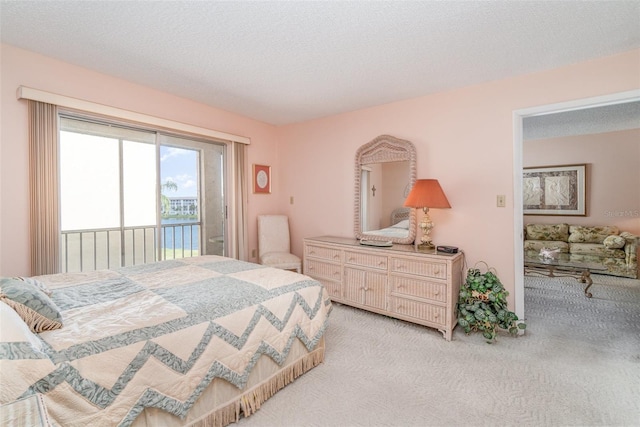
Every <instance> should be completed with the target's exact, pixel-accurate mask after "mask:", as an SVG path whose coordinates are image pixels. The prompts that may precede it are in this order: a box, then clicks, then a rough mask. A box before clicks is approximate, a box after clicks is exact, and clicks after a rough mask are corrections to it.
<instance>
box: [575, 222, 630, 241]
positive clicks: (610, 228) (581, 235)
mask: <svg viewBox="0 0 640 427" xmlns="http://www.w3.org/2000/svg"><path fill="white" fill-rule="evenodd" d="M569 233H570V234H569V242H570V243H602V242H604V239H606V238H607V237H609V236H611V235H618V234H620V230H618V227H616V226H614V225H606V226H603V227H584V226H581V225H572V226H571V227H569Z"/></svg>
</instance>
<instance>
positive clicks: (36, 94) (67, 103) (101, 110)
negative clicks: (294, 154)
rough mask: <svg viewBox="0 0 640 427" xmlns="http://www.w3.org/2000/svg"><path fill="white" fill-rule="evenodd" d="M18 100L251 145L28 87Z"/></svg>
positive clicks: (232, 137)
mask: <svg viewBox="0 0 640 427" xmlns="http://www.w3.org/2000/svg"><path fill="white" fill-rule="evenodd" d="M17 98H18V99H29V100H32V101H40V102H46V103H48V104H53V105H58V106H60V107H66V108H73V109H75V110H81V111H86V112H89V113H96V114H102V115H105V116H111V117H116V118H119V119H125V120H131V121H134V122H139V123H144V124H148V125H154V126H160V127H163V128H168V129H175V130H179V131H183V132H188V133H192V134H196V135H202V136H208V137H212V138H217V139H223V140H226V141H232V142H239V143H241V144H250V143H251V138H248V137H246V136H239V135H233V134H231V133H226V132H220V131H217V130H213V129H207V128H203V127H199V126H193V125H189V124H186V123H181V122H175V121H173V120H168V119H162V118H160V117H154V116H149V115H147V114H142V113H136V112H135V111H129V110H124V109H122V108H116V107H110V106H108V105H103V104H97V103H95V102H91V101H85V100H82V99H78V98H71V97H69V96H64V95H58V94H56V93H51V92H46V91H43V90H39V89H33V88H30V87H27V86H19V87H18V91H17Z"/></svg>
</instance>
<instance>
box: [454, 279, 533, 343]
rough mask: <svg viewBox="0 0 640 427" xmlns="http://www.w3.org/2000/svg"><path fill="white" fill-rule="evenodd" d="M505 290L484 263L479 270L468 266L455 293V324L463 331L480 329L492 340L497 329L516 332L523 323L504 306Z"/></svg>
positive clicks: (505, 301)
mask: <svg viewBox="0 0 640 427" xmlns="http://www.w3.org/2000/svg"><path fill="white" fill-rule="evenodd" d="M508 295H509V292H508V291H507V290H506V289H505V288H504V286H503V285H502V283H501V282H500V279H499V278H498V276H497V275H496V274H495V273H494V272H493V271H491V269H490V268H488V266H487V271H486V272H485V273H482V272H481V271H480V269H478V268H470V269H469V270H468V271H467V278H466V280H465V282H464V283H463V285H462V287H461V288H460V294H459V296H458V324H459V325H460V326H461V327H462V328H463V329H464V332H465V333H466V334H470V333H471V332H476V331H480V332H482V335H483V336H484V337H485V338H486V339H487V342H488V343H492V342H493V341H495V339H496V332H497V330H498V328H500V329H505V330H507V331H509V333H510V334H512V335H517V334H518V330H520V329H526V327H527V325H526V324H525V323H523V322H518V316H516V314H515V313H514V312H512V311H509V310H508V308H507V296H508Z"/></svg>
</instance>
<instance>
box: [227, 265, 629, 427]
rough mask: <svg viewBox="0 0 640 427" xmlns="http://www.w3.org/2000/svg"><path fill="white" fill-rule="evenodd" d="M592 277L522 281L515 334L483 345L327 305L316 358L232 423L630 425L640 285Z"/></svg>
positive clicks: (249, 426) (477, 336)
mask: <svg viewBox="0 0 640 427" xmlns="http://www.w3.org/2000/svg"><path fill="white" fill-rule="evenodd" d="M594 282H595V284H594V286H593V287H592V288H591V291H592V292H593V298H591V299H588V298H585V297H584V294H583V286H582V285H581V284H580V283H578V282H576V281H575V280H574V279H571V278H560V279H547V278H532V277H526V278H525V289H526V290H525V307H526V308H525V310H526V321H527V325H528V328H527V332H526V334H525V335H524V336H520V337H517V338H512V337H510V336H506V335H502V336H499V337H498V342H497V343H494V344H491V345H489V344H486V343H485V340H484V339H483V338H482V336H481V335H480V334H473V335H469V336H466V335H465V334H464V333H463V332H462V331H461V330H460V329H459V328H456V330H455V332H454V340H453V341H452V342H446V341H445V340H444V339H443V338H442V335H441V334H440V333H439V332H437V331H435V330H433V329H430V328H423V327H420V326H416V325H413V324H409V323H405V322H402V321H398V320H394V319H390V318H387V317H384V316H380V315H375V314H371V313H368V312H365V311H361V310H357V309H353V308H350V307H347V306H344V305H335V306H334V311H333V313H332V315H331V325H330V327H329V330H328V332H327V353H326V361H325V363H324V364H322V365H321V366H319V367H317V368H315V369H313V370H312V371H310V372H308V373H307V374H305V375H303V376H302V377H300V378H298V379H297V380H296V381H295V382H294V383H293V384H291V385H289V386H287V387H286V388H285V389H283V390H281V391H280V392H279V393H278V394H277V395H275V396H274V397H273V398H271V399H270V400H269V401H267V402H266V403H265V404H264V405H263V406H262V408H261V409H260V410H259V411H258V412H257V413H256V414H254V415H252V416H251V417H250V418H247V419H243V420H241V421H240V423H239V425H240V426H247V427H254V426H462V425H471V426H639V425H640V281H638V280H635V281H634V280H629V279H615V278H609V277H608V276H602V278H600V277H595V280H594ZM602 283H606V284H602Z"/></svg>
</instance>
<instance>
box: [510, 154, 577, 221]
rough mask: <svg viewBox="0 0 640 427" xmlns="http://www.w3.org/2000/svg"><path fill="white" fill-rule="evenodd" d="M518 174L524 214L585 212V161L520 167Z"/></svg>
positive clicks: (573, 214)
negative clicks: (520, 181)
mask: <svg viewBox="0 0 640 427" xmlns="http://www.w3.org/2000/svg"><path fill="white" fill-rule="evenodd" d="M522 175H523V176H522V191H523V194H522V196H523V197H522V199H523V204H524V206H523V210H524V214H525V215H572V216H585V215H586V214H587V209H586V165H584V164H581V165H562V166H544V167H533V168H524V169H523V174H522Z"/></svg>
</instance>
